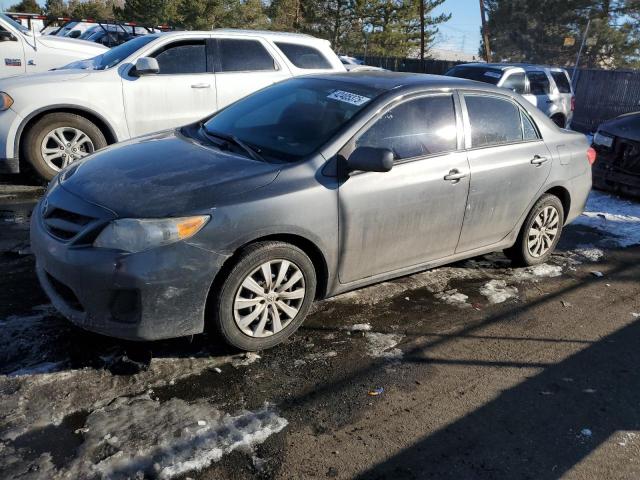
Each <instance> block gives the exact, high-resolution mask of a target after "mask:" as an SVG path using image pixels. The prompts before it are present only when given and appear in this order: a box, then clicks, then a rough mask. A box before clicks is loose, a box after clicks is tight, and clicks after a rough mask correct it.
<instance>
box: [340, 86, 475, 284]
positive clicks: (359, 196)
mask: <svg viewBox="0 0 640 480" xmlns="http://www.w3.org/2000/svg"><path fill="white" fill-rule="evenodd" d="M455 105H456V97H455V96H453V95H451V94H437V95H427V96H420V97H417V98H412V99H408V100H404V101H401V102H400V103H397V104H395V106H393V107H390V108H388V109H387V110H386V111H383V112H382V113H381V114H380V115H379V116H378V117H377V118H376V119H374V120H372V122H370V123H369V125H368V126H366V127H365V128H364V129H363V131H362V132H361V133H360V134H358V135H357V136H356V138H355V139H354V140H352V142H350V144H349V145H348V146H347V147H345V149H344V150H343V152H342V154H343V155H345V156H348V154H349V153H350V152H351V150H352V149H353V148H356V147H358V146H369V147H379V148H389V149H391V150H392V151H393V152H394V157H395V164H394V166H393V168H392V169H391V171H389V172H385V173H379V172H353V173H351V175H350V176H349V177H348V178H347V179H346V180H344V182H343V183H342V184H341V185H340V187H339V189H338V198H339V234H340V266H339V276H340V281H341V282H342V283H349V282H353V281H357V280H360V279H362V278H366V277H370V276H374V275H378V274H383V273H386V272H392V271H394V270H398V269H402V268H406V267H411V266H413V265H419V264H422V263H425V262H428V261H430V260H434V259H438V258H443V257H446V256H448V255H451V254H453V252H454V250H455V248H456V244H457V243H458V237H459V235H460V229H461V226H462V219H463V216H464V208H465V203H466V199H467V192H468V188H469V166H468V163H467V158H466V153H465V152H464V151H462V148H461V147H462V138H461V137H460V138H458V132H459V131H460V132H461V130H462V124H461V118H459V117H458V116H457V115H456V109H455ZM451 174H458V175H455V178H450V177H449V175H451Z"/></svg>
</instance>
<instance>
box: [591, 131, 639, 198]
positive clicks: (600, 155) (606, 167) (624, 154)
mask: <svg viewBox="0 0 640 480" xmlns="http://www.w3.org/2000/svg"><path fill="white" fill-rule="evenodd" d="M593 148H595V150H596V153H597V159H596V163H595V164H594V165H593V186H594V187H595V188H597V189H600V190H607V191H611V192H615V193H621V194H625V195H630V196H636V197H640V142H635V141H633V140H627V139H624V138H620V137H616V138H614V140H613V143H612V145H611V147H606V146H603V145H598V144H595V143H594V145H593Z"/></svg>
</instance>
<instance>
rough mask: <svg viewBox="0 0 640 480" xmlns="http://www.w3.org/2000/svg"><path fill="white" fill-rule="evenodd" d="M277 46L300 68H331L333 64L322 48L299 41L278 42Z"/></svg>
mask: <svg viewBox="0 0 640 480" xmlns="http://www.w3.org/2000/svg"><path fill="white" fill-rule="evenodd" d="M276 46H277V47H278V48H279V49H280V50H282V53H284V55H285V56H286V57H287V58H288V59H289V61H290V62H291V63H293V64H294V65H295V66H296V67H298V68H303V69H307V70H312V69H324V70H330V69H331V64H330V63H329V60H327V59H326V58H325V56H324V55H322V53H321V52H320V50H318V49H316V48H313V47H310V46H308V45H299V44H297V43H284V42H276Z"/></svg>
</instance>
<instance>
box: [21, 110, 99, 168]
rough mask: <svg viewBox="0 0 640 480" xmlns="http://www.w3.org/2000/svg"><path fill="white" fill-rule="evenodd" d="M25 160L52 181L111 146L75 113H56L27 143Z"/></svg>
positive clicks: (35, 129) (32, 130) (32, 132)
mask: <svg viewBox="0 0 640 480" xmlns="http://www.w3.org/2000/svg"><path fill="white" fill-rule="evenodd" d="M23 145H24V147H23V148H24V158H25V160H27V162H29V164H30V165H31V166H32V167H33V169H34V170H35V173H37V174H38V175H39V176H40V177H42V178H44V179H45V180H51V179H52V178H53V177H54V176H55V175H56V174H57V173H58V172H59V171H60V170H62V169H63V168H64V167H66V166H68V165H70V164H71V163H73V162H75V161H76V160H79V159H81V158H82V157H85V156H87V155H89V154H90V153H93V152H95V151H96V150H99V149H101V148H104V147H106V146H107V140H106V139H105V138H104V135H103V134H102V132H101V131H100V129H99V128H98V127H97V126H96V125H95V124H94V123H93V122H91V121H90V120H87V119H86V118H84V117H82V116H80V115H75V114H73V113H52V114H49V115H45V116H44V117H42V118H41V119H40V120H38V121H37V122H36V123H35V124H34V125H33V126H32V127H31V128H30V129H29V131H28V132H27V134H26V136H25V140H24V144H23Z"/></svg>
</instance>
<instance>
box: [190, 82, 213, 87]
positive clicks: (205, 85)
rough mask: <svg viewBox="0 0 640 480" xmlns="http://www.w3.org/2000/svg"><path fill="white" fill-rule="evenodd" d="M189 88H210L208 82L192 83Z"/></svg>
mask: <svg viewBox="0 0 640 480" xmlns="http://www.w3.org/2000/svg"><path fill="white" fill-rule="evenodd" d="M191 88H211V84H210V83H194V84H193V85H191Z"/></svg>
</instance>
